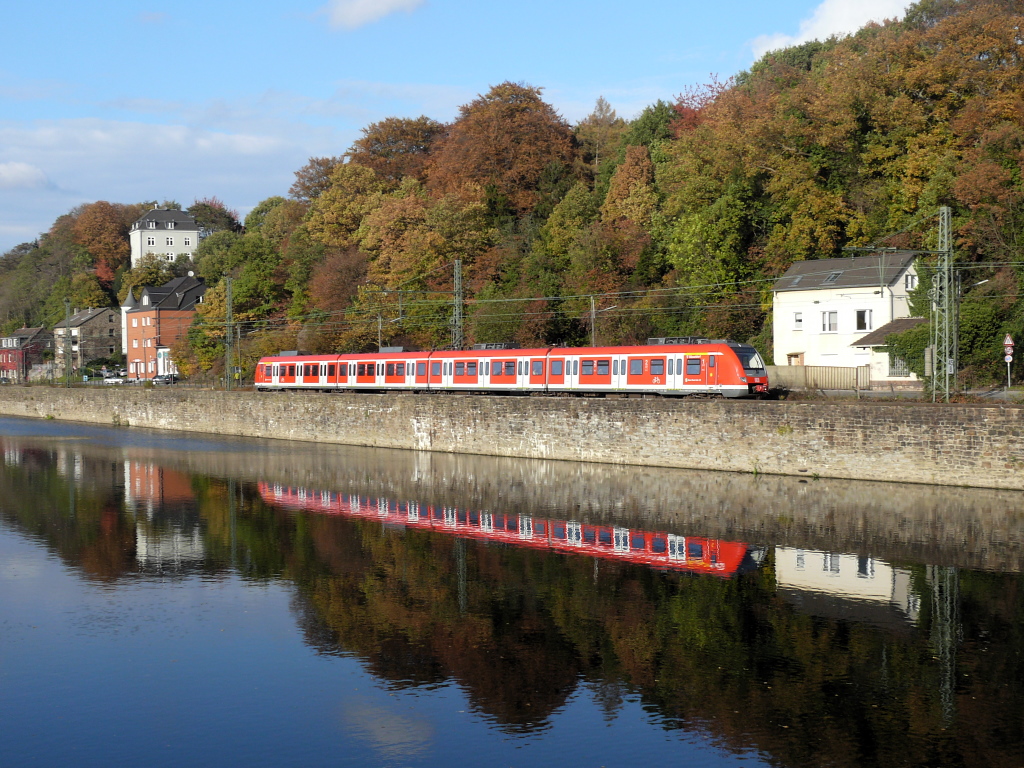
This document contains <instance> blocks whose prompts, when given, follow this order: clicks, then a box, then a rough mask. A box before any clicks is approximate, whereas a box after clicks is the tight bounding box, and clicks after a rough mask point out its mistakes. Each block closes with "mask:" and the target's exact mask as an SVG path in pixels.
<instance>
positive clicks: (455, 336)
mask: <svg viewBox="0 0 1024 768" xmlns="http://www.w3.org/2000/svg"><path fill="white" fill-rule="evenodd" d="M464 341H465V337H464V336H463V332H462V259H456V260H455V308H454V311H453V312H452V349H462V346H463V344H464Z"/></svg>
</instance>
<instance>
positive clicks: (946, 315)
mask: <svg viewBox="0 0 1024 768" xmlns="http://www.w3.org/2000/svg"><path fill="white" fill-rule="evenodd" d="M951 220H952V216H951V211H950V209H949V207H948V206H945V205H944V206H942V207H941V208H939V249H938V251H939V254H938V255H939V260H938V264H936V267H935V277H934V278H933V280H932V292H931V296H932V349H934V350H935V358H934V359H935V364H934V368H933V371H932V402H934V401H935V400H936V399H938V398H939V397H941V398H942V399H943V400H944V401H945V402H947V403H948V402H949V395H950V393H951V392H955V391H956V372H957V370H958V367H959V366H958V360H957V354H958V352H959V343H958V342H959V333H958V332H957V331H958V329H959V327H960V325H959V322H958V318H957V314H958V313H957V309H958V307H959V304H960V302H959V298H960V297H959V296H958V295H957V290H958V289H957V285H956V275H955V274H954V264H953V262H954V256H953V237H952V221H951Z"/></svg>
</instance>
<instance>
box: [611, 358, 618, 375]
mask: <svg viewBox="0 0 1024 768" xmlns="http://www.w3.org/2000/svg"><path fill="white" fill-rule="evenodd" d="M612 375H613V376H618V375H619V361H618V360H612Z"/></svg>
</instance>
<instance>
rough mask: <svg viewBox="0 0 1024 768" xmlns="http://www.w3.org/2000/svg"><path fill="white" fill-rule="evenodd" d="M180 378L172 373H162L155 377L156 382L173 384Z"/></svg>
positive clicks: (154, 381)
mask: <svg viewBox="0 0 1024 768" xmlns="http://www.w3.org/2000/svg"><path fill="white" fill-rule="evenodd" d="M177 380H178V379H177V377H176V376H174V374H172V373H161V374H160V375H159V376H154V377H153V383H154V384H173V383H174V382H176V381H177Z"/></svg>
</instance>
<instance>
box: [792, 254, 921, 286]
mask: <svg viewBox="0 0 1024 768" xmlns="http://www.w3.org/2000/svg"><path fill="white" fill-rule="evenodd" d="M915 258H916V256H915V254H913V253H911V252H908V251H897V252H896V253H877V254H871V255H870V256H852V257H850V258H846V259H810V260H808V261H798V262H796V263H795V264H793V266H791V267H790V268H789V269H787V270H786V274H784V275H783V276H782V277H780V278H779V279H778V280H776V281H775V285H774V286H773V287H772V290H774V291H781V292H788V291H814V290H819V289H822V288H867V287H871V286H875V287H878V286H880V285H886V286H889V285H893V284H894V283H895V282H896V281H897V280H899V278H900V275H902V274H903V271H904V270H905V269H906V268H907V267H909V266H910V265H911V264H913V263H914V259H915Z"/></svg>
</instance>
